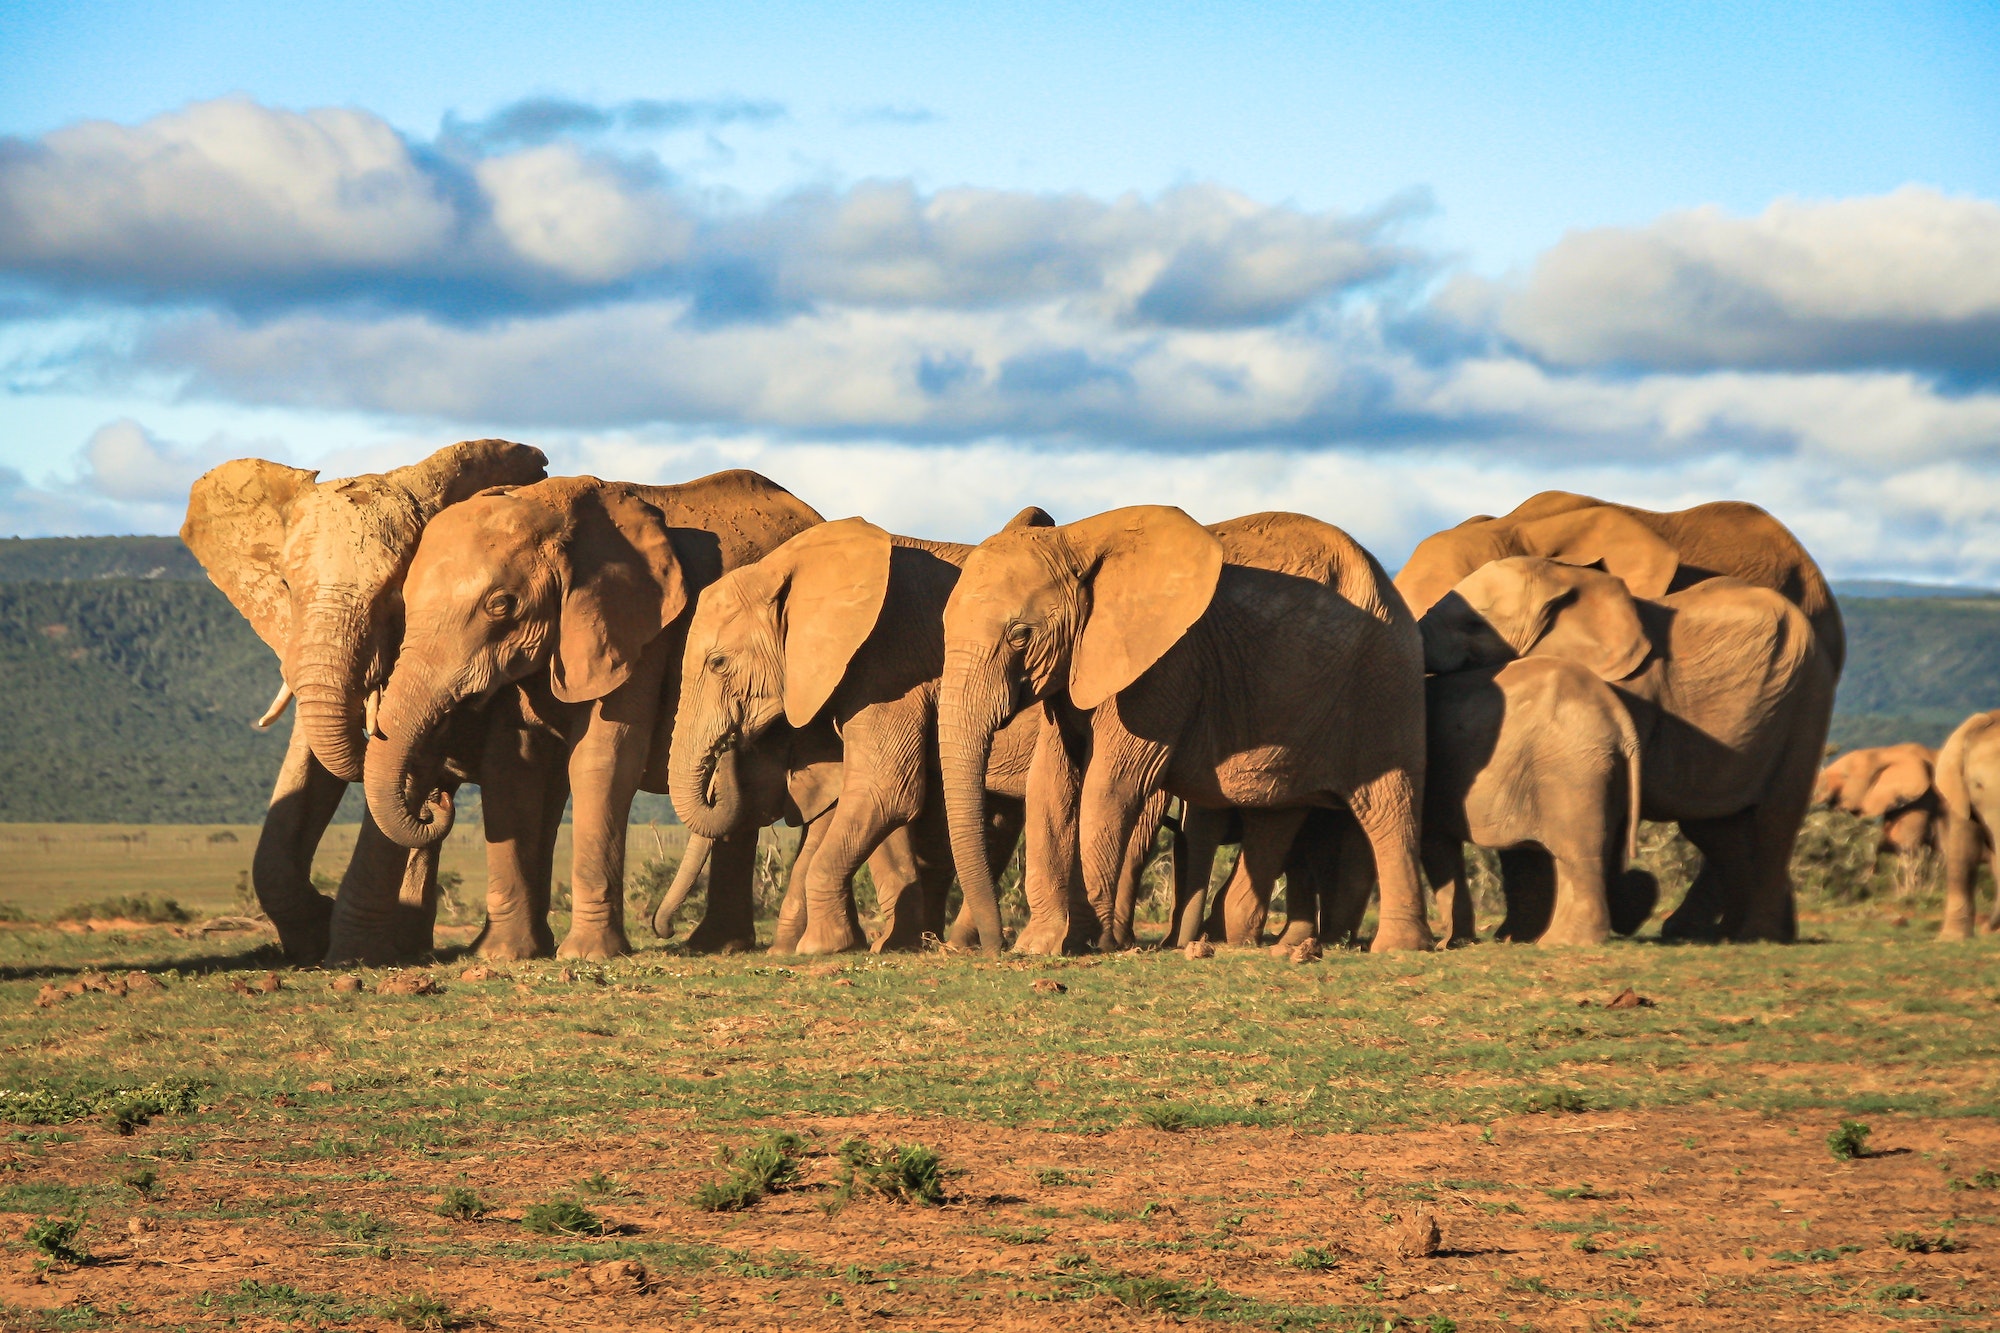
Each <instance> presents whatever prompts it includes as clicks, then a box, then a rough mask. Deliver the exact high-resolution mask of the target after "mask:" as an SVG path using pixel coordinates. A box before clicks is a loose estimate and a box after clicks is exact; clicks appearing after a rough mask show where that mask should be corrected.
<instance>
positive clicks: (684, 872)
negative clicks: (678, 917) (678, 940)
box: [653, 829, 713, 940]
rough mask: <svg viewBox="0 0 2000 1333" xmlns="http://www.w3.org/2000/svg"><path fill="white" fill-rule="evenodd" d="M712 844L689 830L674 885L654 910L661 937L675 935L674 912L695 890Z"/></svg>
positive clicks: (667, 938) (655, 927) (655, 923)
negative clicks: (685, 847) (696, 881)
mask: <svg viewBox="0 0 2000 1333" xmlns="http://www.w3.org/2000/svg"><path fill="white" fill-rule="evenodd" d="M712 845H713V844H712V842H711V840H710V839H708V838H705V837H703V836H702V835H701V834H699V833H696V832H694V831H693V830H692V829H690V830H689V831H688V842H687V850H686V851H684V852H682V853H681V864H680V868H679V869H678V870H676V871H674V882H673V886H672V887H671V888H669V889H668V890H667V896H666V897H664V898H662V899H660V905H659V906H658V907H657V908H655V909H654V911H653V933H654V934H655V935H658V936H659V937H660V938H661V939H663V940H670V939H672V938H673V937H674V913H676V912H678V911H680V910H681V904H682V903H684V902H686V901H687V899H688V895H689V894H690V893H693V892H694V882H695V880H696V879H698V878H700V876H701V870H702V867H703V866H705V865H707V864H708V849H709V848H710V847H711V846H712Z"/></svg>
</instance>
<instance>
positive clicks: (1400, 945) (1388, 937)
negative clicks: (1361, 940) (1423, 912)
mask: <svg viewBox="0 0 2000 1333" xmlns="http://www.w3.org/2000/svg"><path fill="white" fill-rule="evenodd" d="M1435 948H1437V936H1435V935H1433V934H1431V928H1430V926H1429V925H1428V924H1427V923H1425V922H1422V921H1384V922H1382V924H1381V925H1379V926H1377V927H1376V929H1375V939H1374V942H1373V943H1371V944H1370V945H1369V946H1368V952H1370V953H1390V952H1410V951H1425V952H1427V951H1429V950H1431V949H1435Z"/></svg>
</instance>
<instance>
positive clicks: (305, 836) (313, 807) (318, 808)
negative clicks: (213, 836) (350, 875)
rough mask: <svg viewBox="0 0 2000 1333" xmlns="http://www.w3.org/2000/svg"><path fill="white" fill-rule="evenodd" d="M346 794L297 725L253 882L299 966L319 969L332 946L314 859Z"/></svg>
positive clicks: (327, 905)
mask: <svg viewBox="0 0 2000 1333" xmlns="http://www.w3.org/2000/svg"><path fill="white" fill-rule="evenodd" d="M346 794H347V784H346V783H345V782H342V781H341V780H340V779H339V778H337V777H335V776H334V775H333V774H331V773H329V772H328V771H327V770H326V769H325V767H323V766H322V765H321V764H320V762H319V760H317V759H315V758H313V756H312V751H311V750H310V749H309V748H308V747H307V745H306V738H305V733H304V731H303V730H302V729H301V728H300V727H299V725H298V723H297V721H296V720H295V721H294V722H293V724H292V739H291V743H290V744H289V745H288V746H287V747H286V749H285V762H284V764H283V765H282V766H281V767H280V768H279V770H278V780H277V782H276V783H274V784H273V785H272V788H271V802H270V806H269V808H268V809H267V810H266V811H265V813H264V827H263V830H262V831H261V832H260V833H258V835H257V851H256V855H255V856H254V857H253V858H252V860H251V862H250V882H251V884H252V886H253V887H254V888H255V889H256V892H257V905H258V907H260V908H262V909H263V912H264V915H265V916H268V917H270V918H271V924H272V925H274V926H276V927H277V928H278V944H279V947H281V948H282V949H283V950H284V951H285V957H286V958H288V959H290V960H291V961H292V962H294V963H297V964H300V965H304V966H313V965H317V964H318V963H319V962H320V960H321V959H323V958H325V957H326V952H327V947H328V945H329V943H330V942H331V938H332V918H333V901H332V899H330V898H328V897H327V896H326V895H325V894H323V893H321V892H320V891H319V890H317V889H315V888H314V887H313V882H312V865H313V853H315V852H316V851H318V850H319V840H320V838H321V837H323V836H324V835H325V833H326V826H327V825H328V824H329V823H331V822H332V820H333V815H334V811H336V810H338V809H339V808H340V798H341V797H342V796H344V795H346Z"/></svg>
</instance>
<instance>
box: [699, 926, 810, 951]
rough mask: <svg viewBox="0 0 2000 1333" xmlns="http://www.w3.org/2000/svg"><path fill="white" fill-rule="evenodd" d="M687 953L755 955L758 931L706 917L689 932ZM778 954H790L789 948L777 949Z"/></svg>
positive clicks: (774, 948)
mask: <svg viewBox="0 0 2000 1333" xmlns="http://www.w3.org/2000/svg"><path fill="white" fill-rule="evenodd" d="M686 948H687V951H688V952H689V953H754V952H756V949H757V930H756V927H754V926H742V925H729V924H726V923H719V922H716V921H714V920H711V919H709V918H706V917H704V918H703V919H702V922H701V924H700V925H698V926H696V927H695V928H694V929H693V930H691V931H689V932H688V937H687V944H686ZM772 948H773V950H774V951H775V952H778V953H790V952H791V950H790V949H789V948H783V949H780V948H777V946H776V945H773V946H772Z"/></svg>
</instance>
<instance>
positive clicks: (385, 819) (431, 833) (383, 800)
mask: <svg viewBox="0 0 2000 1333" xmlns="http://www.w3.org/2000/svg"><path fill="white" fill-rule="evenodd" d="M456 702H457V700H456V699H455V698H453V697H451V695H450V694H449V693H447V692H445V691H443V690H441V689H438V688H436V687H435V686H434V685H432V684H431V682H429V681H428V680H415V679H412V678H411V677H410V676H408V675H406V674H403V673H402V672H398V673H397V674H396V675H395V676H393V677H391V678H390V681H389V688H388V690H387V691H385V692H384V694H383V696H382V708H381V715H380V720H381V725H382V729H383V733H384V735H385V736H386V737H387V739H385V740H380V741H377V742H376V743H375V744H373V745H371V746H370V747H369V748H368V762H367V769H366V772H367V780H366V782H365V784H364V785H365V787H366V790H367V794H368V812H369V814H371V815H373V816H374V817H375V824H376V826H377V827H378V828H380V829H381V830H382V832H383V833H384V834H386V835H387V836H388V838H389V840H390V841H391V842H394V843H396V844H398V845H399V846H403V847H410V848H417V847H429V846H432V845H434V844H435V843H437V842H438V841H440V840H441V839H442V838H443V837H444V836H445V834H447V833H449V832H451V824H452V801H451V795H450V793H448V792H445V791H442V790H440V789H439V781H438V780H439V778H440V777H441V776H442V775H443V765H442V764H441V763H440V762H439V760H438V757H437V754H436V750H437V747H438V742H439V736H438V732H439V728H440V726H441V724H442V723H443V721H444V719H445V717H446V716H447V715H448V714H449V713H450V711H451V708H452V705H453V704H455V703H456Z"/></svg>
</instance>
